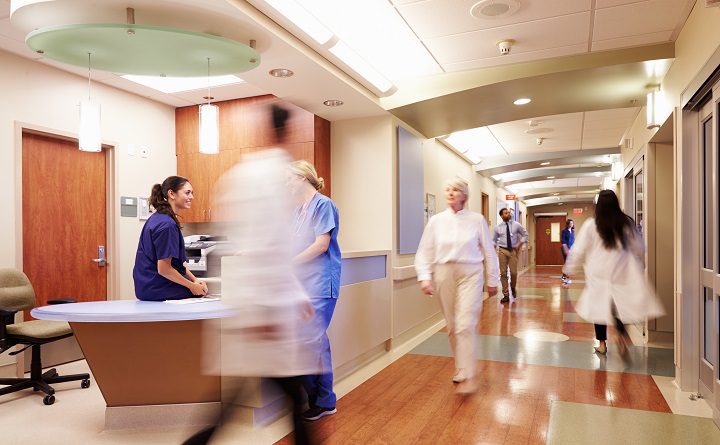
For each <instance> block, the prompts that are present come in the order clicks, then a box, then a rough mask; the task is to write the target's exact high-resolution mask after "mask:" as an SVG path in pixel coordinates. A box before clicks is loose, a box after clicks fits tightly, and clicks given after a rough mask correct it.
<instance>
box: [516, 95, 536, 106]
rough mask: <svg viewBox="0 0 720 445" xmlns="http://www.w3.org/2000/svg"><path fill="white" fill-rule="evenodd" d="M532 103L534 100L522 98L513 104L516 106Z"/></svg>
mask: <svg viewBox="0 0 720 445" xmlns="http://www.w3.org/2000/svg"><path fill="white" fill-rule="evenodd" d="M530 102H532V99H529V98H527V97H521V98H520V99H517V100H515V102H513V103H514V104H515V105H525V104H529V103H530Z"/></svg>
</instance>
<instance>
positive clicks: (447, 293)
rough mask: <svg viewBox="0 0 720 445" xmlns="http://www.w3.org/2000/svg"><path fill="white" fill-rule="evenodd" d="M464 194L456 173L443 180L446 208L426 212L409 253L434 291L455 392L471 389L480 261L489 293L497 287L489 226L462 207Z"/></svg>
mask: <svg viewBox="0 0 720 445" xmlns="http://www.w3.org/2000/svg"><path fill="white" fill-rule="evenodd" d="M468 195H469V193H468V184H467V182H465V181H464V180H462V179H459V178H457V179H454V180H451V181H448V183H447V186H446V187H445V197H446V199H447V204H448V208H447V209H446V210H445V211H443V212H440V213H438V214H437V215H435V216H433V217H432V218H430V220H429V221H428V223H427V226H425V231H424V232H423V235H422V238H421V240H420V245H419V247H418V251H417V254H416V255H415V270H416V272H417V276H418V281H420V283H421V289H422V291H423V292H424V293H425V294H427V295H433V294H434V293H437V294H438V296H439V297H440V306H441V308H442V311H443V315H444V316H445V320H446V321H447V330H448V337H449V340H450V347H451V348H452V351H453V355H454V356H455V367H456V371H455V375H454V376H453V382H456V383H459V385H458V387H457V389H456V392H457V393H459V394H470V393H473V392H475V391H476V390H477V383H476V376H475V367H476V359H475V342H476V340H475V338H476V329H477V322H478V316H479V313H480V309H481V307H482V293H483V281H484V274H483V265H484V267H485V270H486V271H487V275H488V293H489V294H490V296H494V295H495V294H496V293H497V286H498V280H499V277H498V275H499V267H498V257H497V253H496V252H495V246H494V245H493V241H492V238H491V237H490V229H489V228H488V225H487V222H486V221H485V218H484V217H483V216H482V215H481V214H479V213H475V212H471V211H469V210H466V209H465V204H466V202H467V199H468Z"/></svg>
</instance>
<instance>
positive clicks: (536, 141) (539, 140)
mask: <svg viewBox="0 0 720 445" xmlns="http://www.w3.org/2000/svg"><path fill="white" fill-rule="evenodd" d="M544 140H545V138H537V139H535V143H536V144H538V145H542V143H543V141H544Z"/></svg>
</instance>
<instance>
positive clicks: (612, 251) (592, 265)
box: [563, 190, 665, 358]
mask: <svg viewBox="0 0 720 445" xmlns="http://www.w3.org/2000/svg"><path fill="white" fill-rule="evenodd" d="M644 263H645V249H644V246H643V241H642V238H641V237H640V234H639V233H638V232H637V230H636V228H635V223H634V221H633V219H632V218H630V217H629V216H628V215H626V214H625V213H623V212H622V210H621V209H620V203H619V202H618V199H617V196H616V195H615V193H614V192H613V191H612V190H603V191H601V192H600V194H599V195H598V200H597V204H596V206H595V218H589V219H588V220H587V221H585V223H584V224H583V226H582V228H581V229H580V233H578V236H577V240H576V241H575V244H574V245H573V248H572V249H570V252H569V255H568V258H567V262H566V263H565V266H564V267H563V273H564V274H566V275H568V276H571V275H572V274H573V273H576V272H577V271H578V270H579V269H580V268H581V267H582V268H584V269H585V289H584V290H583V293H582V295H581V296H580V299H579V300H578V302H577V305H576V306H575V310H576V312H577V313H578V315H580V316H581V317H582V318H584V319H585V320H587V321H590V322H592V323H594V324H595V336H596V337H597V339H598V341H599V342H600V345H599V346H598V347H597V348H595V351H596V352H597V353H598V354H602V355H605V354H606V353H607V325H608V324H609V323H614V324H615V327H616V329H617V331H618V333H619V334H620V338H619V339H618V351H619V352H620V354H621V355H622V356H623V358H627V357H628V355H627V345H628V343H629V338H628V334H627V331H626V330H625V323H636V322H644V321H645V320H646V319H652V318H657V317H660V316H662V315H664V314H665V311H664V310H663V307H662V305H661V304H660V301H659V299H658V298H657V296H656V295H655V292H654V291H653V289H652V287H651V286H650V284H649V283H648V281H647V278H646V277H645V266H644Z"/></svg>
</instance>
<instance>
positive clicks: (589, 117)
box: [0, 0, 703, 203]
mask: <svg viewBox="0 0 720 445" xmlns="http://www.w3.org/2000/svg"><path fill="white" fill-rule="evenodd" d="M298 1H299V2H300V3H301V4H302V3H303V2H304V1H305V0H298ZM322 1H325V0H307V2H306V3H305V4H306V5H310V3H313V4H319V3H320V2H322ZM326 1H331V0H326ZM332 1H334V2H338V1H339V0H332ZM389 1H390V3H389V4H390V5H391V9H392V8H394V10H395V11H396V12H397V13H398V14H399V15H400V16H401V18H402V20H403V21H404V22H405V23H406V24H407V25H408V27H409V30H410V31H411V32H412V33H413V35H414V36H416V37H417V39H418V40H419V41H420V42H421V43H422V45H424V47H425V48H426V49H427V51H428V52H429V55H430V56H431V59H432V60H434V63H436V64H437V70H438V72H439V73H440V74H436V75H433V76H425V77H418V78H416V79H404V80H403V82H398V83H396V85H397V86H398V87H399V88H400V91H398V93H396V94H397V96H396V97H402V98H403V99H402V100H403V101H405V100H406V99H405V98H407V97H425V98H426V99H427V98H428V95H430V97H435V98H438V97H442V96H444V95H449V94H451V93H455V92H462V91H465V90H467V91H470V90H471V89H472V88H473V87H475V86H482V85H487V80H486V79H487V78H488V76H486V75H485V73H490V71H488V70H495V71H492V76H491V77H492V79H497V80H494V81H493V82H494V83H496V84H498V85H503V88H517V86H512V87H511V86H510V84H509V83H503V81H505V80H513V79H518V78H519V77H522V74H521V75H518V67H524V65H523V64H528V63H531V62H532V61H542V60H546V59H550V58H557V57H561V56H564V57H565V59H563V64H564V65H562V66H560V64H558V67H557V68H555V70H554V71H553V68H552V67H550V68H543V69H545V73H546V74H548V75H551V74H553V73H554V72H555V73H558V72H561V71H563V70H564V71H567V70H568V69H569V68H567V64H566V62H567V61H568V60H571V59H568V57H571V58H572V57H582V56H587V55H588V54H595V53H599V52H603V53H606V52H610V51H623V50H628V49H632V48H637V47H643V46H645V45H653V44H659V43H663V42H673V41H674V40H675V39H676V38H677V35H678V33H679V31H680V29H681V28H682V26H683V25H684V23H685V21H686V19H687V17H688V14H689V12H690V11H691V9H692V7H693V5H694V4H695V0H519V1H520V8H519V9H518V10H517V11H516V12H515V13H514V14H512V15H510V16H508V17H504V18H497V19H478V18H475V17H473V16H471V15H470V9H471V7H472V6H473V5H474V4H476V3H477V2H478V0H389ZM503 1H507V0H496V3H498V2H503ZM699 3H702V2H699ZM366 4H367V3H365V2H364V0H345V1H344V2H343V4H342V6H343V7H337V3H333V5H335V6H334V9H335V10H338V11H340V12H342V11H343V10H345V11H346V15H347V17H345V18H343V20H348V18H349V19H353V18H354V15H353V14H354V11H357V9H358V8H362V7H363V6H364V5H366ZM253 5H254V6H253ZM127 6H132V7H134V8H135V10H136V12H135V15H136V21H137V23H144V24H155V25H165V26H177V27H182V28H184V29H189V30H193V31H198V32H211V33H213V34H217V35H222V36H225V37H228V38H233V39H236V40H239V41H243V42H244V43H245V42H246V41H247V40H248V39H249V38H253V39H255V40H257V42H258V50H259V51H260V53H261V57H262V61H261V65H260V67H259V68H258V69H256V70H253V71H250V72H247V73H239V74H238V76H239V77H241V78H243V79H245V80H246V81H247V82H246V83H244V84H240V85H230V86H224V87H217V88H213V90H212V95H213V96H214V97H215V98H216V100H227V99H233V98H240V97H249V96H256V95H260V94H274V95H276V96H278V97H280V98H283V99H285V100H289V101H291V102H293V103H295V104H296V105H298V106H300V107H303V108H305V109H307V110H309V111H311V112H313V113H315V114H317V115H319V116H321V117H324V118H326V119H328V120H331V121H334V120H341V119H349V118H357V117H363V116H373V115H382V114H387V113H386V111H385V109H383V106H385V107H386V108H387V109H390V108H395V107H397V106H398V105H397V104H396V105H394V106H392V107H391V106H389V105H387V104H389V103H392V102H383V99H380V98H378V97H377V96H376V95H374V94H373V93H372V89H371V88H368V87H367V82H365V81H364V79H362V78H360V77H359V76H358V75H357V74H356V73H354V72H352V71H351V70H349V69H347V67H344V66H343V65H342V64H339V63H337V59H335V58H334V57H333V56H332V54H330V53H329V51H328V50H327V48H325V47H318V46H317V45H313V44H312V42H309V41H308V37H307V36H306V35H305V34H303V33H302V32H300V31H299V30H298V28H297V27H296V26H294V25H293V24H292V23H289V22H288V21H287V20H285V19H284V18H283V17H282V16H279V15H278V14H272V13H271V12H269V9H268V6H267V4H265V3H264V0H248V1H243V0H204V1H202V2H198V1H193V0H132V1H130V2H128V1H126V0H103V1H102V2H87V1H86V0H55V1H52V2H41V3H39V4H38V5H37V8H38V9H36V11H33V13H32V14H27V15H25V16H23V17H22V20H19V19H18V18H17V17H13V23H11V21H10V18H9V10H10V0H0V50H5V51H9V52H12V53H15V54H18V55H20V56H23V57H27V58H30V59H34V60H37V61H38V62H40V63H45V64H48V65H51V66H54V67H57V68H59V69H62V70H65V71H69V72H72V73H75V74H77V75H79V76H83V77H85V76H86V74H87V72H86V69H83V68H77V67H71V66H67V65H62V64H60V63H56V62H54V61H52V60H47V59H43V58H41V57H38V54H35V53H33V52H31V51H30V50H28V49H27V48H26V46H25V44H24V38H25V35H26V34H27V32H29V31H30V30H32V29H34V28H36V27H38V26H48V25H50V24H60V23H69V22H70V21H71V20H72V21H74V19H77V18H79V17H82V18H84V19H85V20H87V22H92V21H93V17H95V21H96V22H97V21H98V20H99V17H104V18H105V21H108V20H107V17H109V16H112V17H115V16H119V17H118V18H117V19H116V20H115V21H116V22H122V21H124V20H125V16H124V9H125V7H127ZM33 7H35V6H33ZM697 7H703V6H697ZM112 8H115V9H112ZM261 10H262V12H261ZM118 13H119V14H118ZM149 17H152V19H153V22H147V21H145V22H143V20H148V18H149ZM78 20H79V19H78ZM370 25H371V24H370V23H368V26H367V29H368V30H372V32H373V36H372V39H377V40H378V41H379V42H382V35H380V36H378V35H376V34H378V33H380V34H382V33H383V30H382V29H377V28H373V27H372V26H370ZM368 32H369V31H368ZM367 39H368V40H372V39H371V38H370V36H368V38H367ZM503 39H513V40H515V41H516V43H515V44H514V45H513V47H512V49H511V52H510V54H509V55H505V56H501V55H499V52H498V48H497V46H496V43H497V41H499V40H503ZM386 41H387V40H386ZM384 46H386V45H382V44H378V45H377V47H375V48H373V50H374V51H373V52H377V59H372V57H373V55H372V53H371V54H368V55H367V56H366V58H367V61H368V62H369V63H371V64H373V63H376V64H379V63H382V60H387V59H388V56H387V54H382V53H383V51H385V50H387V48H384ZM387 46H388V47H389V45H387ZM648 48H650V47H648ZM642 51H643V52H644V51H645V48H642ZM618 54H619V53H618ZM658 58H660V57H658ZM553 60H555V59H553ZM557 60H560V59H557ZM578 66H579V65H578ZM279 67H283V68H290V69H292V70H293V71H294V72H295V76H293V77H291V78H288V79H276V78H272V77H270V76H268V75H267V72H268V71H269V70H270V69H272V68H279ZM375 67H376V68H377V69H378V70H379V71H381V72H382V66H378V65H376V66H375ZM589 68H590V66H587V69H589ZM595 68H598V67H597V66H595ZM666 68H667V67H665V69H666ZM575 69H577V68H575ZM466 70H470V71H466ZM498 70H500V71H498ZM503 70H506V72H507V75H504V74H503V73H504V72H505V71H503ZM461 71H463V73H467V75H464V74H463V73H461ZM536 71H537V70H536ZM521 72H522V71H521ZM664 72H665V71H662V72H661V73H659V74H660V75H664ZM608 74H609V75H608V76H606V77H611V76H612V72H610V71H608ZM531 75H535V76H537V72H535V73H534V74H527V75H526V77H530V76H531ZM648 77H650V73H649V74H648ZM93 78H94V80H96V81H99V82H102V83H105V84H107V85H111V86H113V87H116V88H120V89H123V90H126V91H129V92H132V93H135V94H138V95H140V96H143V97H148V98H151V99H153V100H156V101H159V102H162V103H165V104H168V105H172V106H186V105H191V104H197V103H200V102H201V101H202V96H204V95H205V91H204V90H199V91H191V92H183V93H175V94H165V93H161V92H158V91H155V90H152V89H150V88H148V87H145V86H142V85H139V84H135V83H133V82H130V81H128V80H125V79H123V78H121V77H119V75H118V74H115V73H103V72H94V73H93ZM468 79H469V80H468ZM614 81H615V80H614ZM617 81H618V82H619V78H618V80H617ZM438 85H441V87H438ZM643 87H644V84H643V83H638V85H634V86H632V88H633V89H637V91H634V90H633V91H632V92H631V93H628V96H632V97H635V98H636V99H637V100H639V102H637V103H634V104H631V103H628V104H627V107H626V108H617V107H622V106H623V105H615V106H614V107H613V108H612V109H599V108H602V107H598V106H596V103H593V105H590V104H589V102H588V105H587V106H586V107H584V108H583V105H582V103H583V100H584V98H585V97H586V96H587V97H588V100H590V96H592V95H593V94H595V95H598V94H599V95H601V96H602V95H609V94H610V91H612V90H608V89H607V88H608V85H603V88H604V89H602V90H601V89H596V90H595V91H594V92H593V91H592V89H590V90H586V91H585V92H584V94H582V95H580V97H573V98H572V101H573V106H572V108H574V111H577V112H572V113H567V114H549V115H539V116H535V115H534V114H533V115H532V116H531V117H530V118H531V119H533V120H534V121H537V122H538V125H537V126H536V127H534V128H535V129H536V130H537V129H545V131H543V132H540V133H532V134H527V133H525V131H526V130H528V129H530V127H529V126H528V120H530V118H528V119H521V120H514V121H510V122H502V120H499V121H498V120H496V121H493V122H489V123H487V124H488V128H489V129H490V131H491V132H492V133H493V135H494V136H495V137H496V138H497V139H498V141H499V142H500V143H501V145H502V146H503V147H504V148H505V150H506V152H507V153H508V155H509V156H512V155H524V154H536V153H559V152H563V151H576V150H591V149H598V148H609V147H617V145H618V144H619V143H620V139H621V138H622V137H623V135H624V134H625V132H626V130H627V129H628V128H629V127H630V125H632V123H633V121H634V120H635V119H636V117H637V115H638V113H639V111H640V110H641V108H640V107H641V106H643V105H644V101H643V100H642V98H643V95H644V94H643V93H644V92H643V91H642V88H643ZM611 88H612V87H611ZM627 88H628V86H627V85H617V87H616V88H613V90H616V91H621V90H623V89H625V90H627ZM512 93H513V94H514V93H515V91H513V92H512ZM392 97H393V96H390V99H392ZM555 97H559V96H555ZM326 99H341V100H343V101H344V102H345V105H344V106H342V107H337V108H328V107H325V106H324V105H322V101H324V100H326ZM594 99H597V98H594ZM562 100H570V99H569V98H568V97H565V98H563V99H560V98H558V99H557V101H562ZM416 102H419V100H418V101H416ZM381 104H382V105H381ZM473 105H474V104H473V103H472V102H469V103H467V104H465V105H464V107H465V108H463V110H462V113H464V114H465V115H466V116H467V115H470V114H472V113H473V108H472V107H473ZM495 106H496V107H497V110H493V112H494V115H497V116H505V115H509V113H503V112H502V110H506V109H510V108H512V107H514V106H513V105H511V104H506V103H504V101H503V102H502V103H500V102H497V101H496V102H495ZM533 106H535V104H534V103H533V104H532V105H530V106H529V107H533ZM559 108H560V109H558V110H554V111H555V112H556V113H557V112H562V111H565V110H562V107H559ZM527 109H533V108H527ZM578 110H580V111H578ZM545 111H546V113H545V114H548V113H552V111H553V110H548V109H545ZM395 112H396V111H395V110H393V113H395ZM514 117H515V118H517V117H519V116H514ZM447 119H448V120H453V119H459V118H458V117H456V116H451V115H450V114H447ZM463 122H465V121H463ZM485 124H486V123H483V124H482V125H485ZM476 125H477V124H476ZM448 126H449V127H456V125H452V124H450V125H448ZM460 128H463V127H462V126H460ZM464 129H467V125H466V126H465V127H464ZM435 134H440V133H435ZM538 137H543V138H545V139H544V141H543V143H542V145H539V146H538V145H537V144H536V138H538ZM575 162H576V163H575V164H570V165H569V166H572V167H576V166H578V164H577V161H575ZM561 166H562V165H558V164H556V163H554V164H553V167H554V168H558V167H561ZM582 166H586V165H584V164H583V165H582ZM601 181H602V178H599V177H598V178H594V177H590V178H587V177H579V178H569V179H558V180H554V181H537V182H529V183H524V184H515V185H513V186H511V187H509V188H511V189H512V190H513V191H519V190H525V189H545V188H552V189H563V190H572V189H573V188H575V187H583V186H600V185H601ZM578 199H579V198H578ZM528 203H529V202H528Z"/></svg>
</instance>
